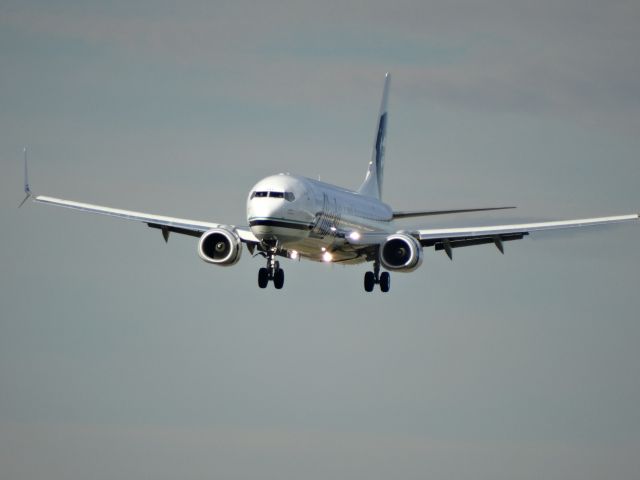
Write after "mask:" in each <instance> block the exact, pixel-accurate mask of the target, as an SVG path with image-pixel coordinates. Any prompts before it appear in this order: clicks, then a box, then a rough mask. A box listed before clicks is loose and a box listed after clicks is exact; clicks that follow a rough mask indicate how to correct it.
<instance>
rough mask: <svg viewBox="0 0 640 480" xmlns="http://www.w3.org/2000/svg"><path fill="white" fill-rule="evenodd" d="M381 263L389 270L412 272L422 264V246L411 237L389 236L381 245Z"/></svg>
mask: <svg viewBox="0 0 640 480" xmlns="http://www.w3.org/2000/svg"><path fill="white" fill-rule="evenodd" d="M380 262H381V263H382V265H383V266H384V268H386V269H387V270H393V271H402V272H412V271H414V270H415V269H416V268H418V267H419V266H420V265H421V264H422V245H420V242H418V240H416V239H415V238H414V237H412V236H411V235H407V234H404V233H396V234H394V235H389V236H388V237H387V239H386V240H385V241H384V243H382V244H380Z"/></svg>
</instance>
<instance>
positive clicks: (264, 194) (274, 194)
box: [249, 191, 296, 202]
mask: <svg viewBox="0 0 640 480" xmlns="http://www.w3.org/2000/svg"><path fill="white" fill-rule="evenodd" d="M264 197H271V198H284V199H285V200H287V201H289V202H293V201H294V200H295V199H296V196H295V195H294V194H293V192H264V191H261V192H251V197H250V198H249V199H250V200H251V199H253V198H264Z"/></svg>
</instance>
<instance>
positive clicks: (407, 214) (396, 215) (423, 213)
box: [393, 207, 516, 219]
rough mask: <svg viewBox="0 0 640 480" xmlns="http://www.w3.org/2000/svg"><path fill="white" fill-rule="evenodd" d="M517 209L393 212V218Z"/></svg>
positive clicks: (493, 208) (494, 208) (491, 208)
mask: <svg viewBox="0 0 640 480" xmlns="http://www.w3.org/2000/svg"><path fill="white" fill-rule="evenodd" d="M511 208H516V207H490V208H464V209H460V210H426V211H400V212H393V218H394V219H399V218H411V217H429V216H431V215H450V214H453V213H469V212H488V211H490V210H508V209H511Z"/></svg>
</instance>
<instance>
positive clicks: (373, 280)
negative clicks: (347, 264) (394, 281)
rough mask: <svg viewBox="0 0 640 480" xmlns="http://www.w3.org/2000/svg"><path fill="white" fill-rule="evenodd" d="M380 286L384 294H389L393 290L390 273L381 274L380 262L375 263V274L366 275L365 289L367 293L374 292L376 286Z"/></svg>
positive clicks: (368, 273)
mask: <svg viewBox="0 0 640 480" xmlns="http://www.w3.org/2000/svg"><path fill="white" fill-rule="evenodd" d="M376 284H377V285H380V290H381V291H382V292H388V291H389V289H390V288H391V275H389V272H382V273H380V261H379V260H375V261H374V262H373V272H367V273H365V274H364V289H365V291H366V292H372V291H373V287H374V286H375V285H376Z"/></svg>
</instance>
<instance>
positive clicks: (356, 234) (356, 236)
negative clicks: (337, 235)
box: [349, 232, 360, 241]
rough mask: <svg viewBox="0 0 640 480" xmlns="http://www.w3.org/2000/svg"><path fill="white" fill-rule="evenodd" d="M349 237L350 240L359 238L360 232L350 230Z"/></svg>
mask: <svg viewBox="0 0 640 480" xmlns="http://www.w3.org/2000/svg"><path fill="white" fill-rule="evenodd" d="M349 238H350V239H351V240H355V241H357V240H360V233H359V232H351V233H350V234H349Z"/></svg>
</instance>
